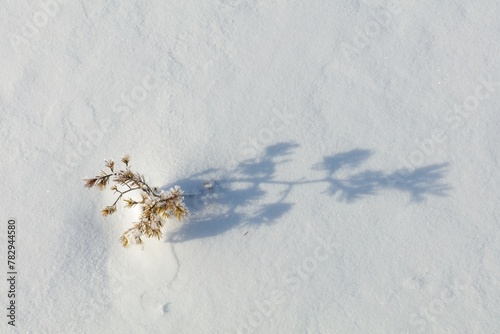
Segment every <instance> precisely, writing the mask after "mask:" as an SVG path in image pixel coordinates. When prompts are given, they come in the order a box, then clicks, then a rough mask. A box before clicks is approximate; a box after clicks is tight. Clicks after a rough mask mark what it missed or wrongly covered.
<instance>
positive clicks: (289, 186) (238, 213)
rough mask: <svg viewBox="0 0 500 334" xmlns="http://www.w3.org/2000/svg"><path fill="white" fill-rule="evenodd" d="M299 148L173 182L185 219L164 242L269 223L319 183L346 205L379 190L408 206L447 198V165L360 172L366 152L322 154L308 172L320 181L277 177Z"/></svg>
mask: <svg viewBox="0 0 500 334" xmlns="http://www.w3.org/2000/svg"><path fill="white" fill-rule="evenodd" d="M298 147H299V145H297V144H295V143H291V142H286V143H278V144H275V145H270V146H267V147H266V148H265V149H264V152H263V153H262V155H261V156H260V157H255V158H252V159H247V160H244V161H242V162H239V163H238V164H237V166H236V167H234V168H233V169H231V170H220V169H207V170H205V171H203V172H200V173H196V174H193V175H191V176H189V177H188V178H186V179H183V180H180V181H178V182H176V184H178V185H179V186H181V187H182V188H183V189H185V190H186V196H185V202H186V205H187V206H188V208H189V210H190V218H189V220H188V221H187V222H184V223H182V224H181V225H180V227H179V228H178V229H177V230H174V231H171V232H169V233H168V236H167V238H166V239H167V242H182V241H187V240H192V239H199V238H206V237H211V236H216V235H219V234H222V233H225V232H226V231H228V230H230V229H232V228H235V227H242V226H252V225H253V226H255V225H259V224H273V223H275V222H276V221H278V220H279V219H280V218H281V217H283V216H284V215H285V214H286V213H287V212H289V211H290V210H291V209H292V207H293V205H294V203H292V202H290V201H289V200H288V197H289V194H290V192H291V191H292V190H293V189H295V188H297V187H301V186H307V185H312V184H320V185H321V184H324V185H326V186H327V190H326V192H325V193H326V194H328V195H329V196H332V197H336V199H337V200H338V201H339V202H347V203H352V202H355V201H358V200H361V199H363V198H365V197H367V196H375V195H378V194H379V193H380V192H381V191H383V190H396V191H400V192H403V193H406V194H408V196H409V197H410V200H411V201H412V202H419V201H422V200H424V199H425V198H426V197H428V196H446V195H447V193H448V191H449V190H450V189H451V188H450V186H449V185H448V184H446V183H444V182H443V180H442V179H443V178H444V176H445V174H446V170H447V166H448V164H447V163H443V164H434V165H428V166H425V167H421V168H417V169H414V170H413V171H408V170H403V169H399V170H396V171H394V172H391V173H386V172H384V171H381V170H369V169H365V170H360V169H361V167H362V165H363V163H365V162H366V161H367V160H368V159H369V158H370V157H371V156H372V154H373V152H372V151H370V150H365V149H354V150H351V151H348V152H342V153H338V154H335V155H331V156H325V157H324V158H323V160H322V161H321V162H320V163H317V164H315V165H314V166H313V168H312V170H313V171H317V172H320V173H321V174H323V177H320V178H314V179H313V178H311V179H307V178H301V179H298V180H292V181H287V180H280V179H277V177H276V171H277V168H278V167H279V166H281V165H286V164H289V163H290V162H291V161H292V159H291V158H292V154H293V153H294V151H295V150H296V149H297V148H298ZM203 185H205V186H204V187H203ZM171 186H172V185H165V186H164V187H162V188H163V189H168V188H170V187H171Z"/></svg>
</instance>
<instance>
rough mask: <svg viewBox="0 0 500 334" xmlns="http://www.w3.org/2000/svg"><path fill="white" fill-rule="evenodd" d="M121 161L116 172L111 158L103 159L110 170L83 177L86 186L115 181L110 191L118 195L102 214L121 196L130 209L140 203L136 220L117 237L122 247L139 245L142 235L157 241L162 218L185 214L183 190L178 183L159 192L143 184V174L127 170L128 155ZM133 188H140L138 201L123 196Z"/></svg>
mask: <svg viewBox="0 0 500 334" xmlns="http://www.w3.org/2000/svg"><path fill="white" fill-rule="evenodd" d="M121 161H122V162H123V163H124V164H125V168H124V169H121V170H119V171H115V163H114V161H113V160H111V159H110V160H105V162H106V163H105V166H106V168H107V169H109V172H106V171H105V170H101V172H100V174H99V175H97V176H96V177H93V178H88V179H85V186H86V187H87V188H92V187H97V188H98V189H99V190H104V189H106V187H107V186H108V184H109V182H110V179H111V180H112V181H113V182H114V184H113V185H112V186H111V190H112V191H114V193H115V194H118V197H117V198H116V200H115V202H114V203H113V204H111V205H109V206H105V207H104V208H103V209H102V215H103V216H108V215H111V214H113V213H115V212H116V204H117V203H118V201H120V199H123V201H124V202H125V207H126V208H133V207H134V206H136V205H140V206H141V208H142V212H141V215H140V218H139V221H138V222H135V223H133V226H132V227H131V228H129V229H128V230H127V231H125V232H124V233H123V235H122V236H121V237H120V241H121V243H122V245H123V246H124V247H128V246H130V245H133V244H135V245H142V244H143V240H142V237H143V236H146V237H148V238H151V237H156V238H158V240H160V239H161V237H162V232H161V229H162V227H163V222H164V220H166V219H168V218H170V217H171V216H172V215H173V216H174V217H176V218H177V219H178V220H179V221H180V220H181V219H182V218H183V217H187V215H188V210H187V208H186V207H185V205H184V196H183V191H182V189H181V188H180V187H178V186H175V187H173V188H171V189H170V190H169V191H168V192H164V191H160V190H159V189H158V188H157V187H151V186H149V185H148V184H147V183H146V181H145V179H144V176H143V175H141V174H139V173H136V172H133V171H132V170H131V169H130V164H129V163H130V156H128V155H125V156H123V157H122V159H121ZM133 191H140V195H141V200H138V201H136V200H134V199H132V198H130V197H128V198H123V196H124V195H125V194H127V193H129V192H133Z"/></svg>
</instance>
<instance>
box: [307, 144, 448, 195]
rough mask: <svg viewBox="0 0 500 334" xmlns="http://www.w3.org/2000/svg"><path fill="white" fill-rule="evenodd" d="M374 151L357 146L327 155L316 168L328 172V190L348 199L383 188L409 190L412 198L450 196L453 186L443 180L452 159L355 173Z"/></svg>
mask: <svg viewBox="0 0 500 334" xmlns="http://www.w3.org/2000/svg"><path fill="white" fill-rule="evenodd" d="M372 154H373V153H372V152H371V151H369V150H362V149H355V150H351V151H348V152H344V153H339V154H335V155H332V156H327V157H324V158H323V161H322V162H321V163H319V164H317V165H315V166H314V169H315V170H320V171H323V172H324V173H325V174H326V177H325V179H324V180H322V181H323V182H327V183H329V188H328V190H327V193H328V194H329V195H331V196H335V195H338V199H339V201H345V202H354V201H357V200H359V199H361V198H363V197H366V196H373V195H377V194H378V193H379V192H380V191H382V190H398V191H401V192H404V193H407V194H408V195H409V196H410V199H411V201H413V202H420V201H422V200H424V199H425V198H426V197H427V196H430V195H433V196H446V195H447V194H448V192H449V190H450V189H451V187H450V186H449V185H448V184H447V183H444V182H443V181H442V179H443V178H444V176H445V173H446V171H447V167H448V163H442V164H433V165H428V166H424V167H420V168H416V169H414V170H412V171H409V170H406V169H398V170H396V171H394V172H392V173H385V172H383V171H380V170H362V171H360V172H355V173H353V171H354V170H355V169H357V168H358V167H359V166H361V164H362V163H363V162H365V161H366V160H368V158H369V157H370V156H371V155H372ZM340 172H343V173H344V174H345V173H348V174H349V176H348V177H347V178H342V177H338V176H337V174H339V173H340ZM318 181H319V180H318Z"/></svg>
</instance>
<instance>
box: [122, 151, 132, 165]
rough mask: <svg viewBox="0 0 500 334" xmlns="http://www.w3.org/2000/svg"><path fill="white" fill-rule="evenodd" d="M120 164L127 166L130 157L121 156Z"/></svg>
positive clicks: (126, 155)
mask: <svg viewBox="0 0 500 334" xmlns="http://www.w3.org/2000/svg"><path fill="white" fill-rule="evenodd" d="M122 162H123V163H124V164H125V165H127V166H128V163H129V162H130V155H128V154H125V155H123V157H122Z"/></svg>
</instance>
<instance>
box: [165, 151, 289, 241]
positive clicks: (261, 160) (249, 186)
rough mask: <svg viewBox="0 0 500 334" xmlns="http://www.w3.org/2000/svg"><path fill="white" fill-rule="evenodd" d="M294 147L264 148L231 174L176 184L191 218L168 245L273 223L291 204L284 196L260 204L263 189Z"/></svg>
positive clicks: (210, 173)
mask: <svg viewBox="0 0 500 334" xmlns="http://www.w3.org/2000/svg"><path fill="white" fill-rule="evenodd" d="M297 147H298V145H297V144H294V143H279V144H275V145H271V146H268V147H266V148H265V150H264V152H263V154H262V156H261V157H256V158H253V159H248V160H245V161H242V162H240V163H239V164H238V165H237V166H236V167H235V168H233V169H232V170H219V169H209V170H205V171H203V172H201V173H197V174H194V175H192V176H190V177H188V178H186V179H184V180H180V181H178V182H176V184H177V185H179V186H180V187H181V188H183V189H185V190H186V195H185V202H186V205H187V207H188V208H189V210H190V218H189V221H187V222H186V223H185V224H183V225H182V226H181V227H180V228H179V229H178V230H176V231H173V232H171V233H170V234H169V235H168V236H167V238H166V239H167V241H168V242H181V241H187V240H192V239H198V238H206V237H210V236H215V235H218V234H221V233H224V232H226V231H228V230H229V229H231V228H233V227H235V226H245V225H256V224H263V223H264V224H272V223H274V222H276V220H277V219H279V218H280V217H282V216H283V215H285V214H286V213H287V212H288V211H289V210H290V209H291V208H292V206H293V204H292V203H289V202H287V201H286V197H287V196H286V194H285V192H283V193H282V196H280V198H279V199H277V200H274V201H272V202H271V203H262V201H263V199H264V198H266V196H267V195H269V191H268V190H265V189H264V187H263V186H264V185H269V184H273V183H274V182H276V180H275V176H276V175H275V174H276V168H277V166H278V165H281V164H285V163H287V162H289V161H290V160H289V159H288V158H287V157H290V156H291V154H292V152H293V151H294V150H295V149H296V148H297ZM171 186H172V185H166V186H164V187H162V189H164V190H165V189H168V188H170V187H171ZM290 187H291V185H290V186H287V187H286V188H290Z"/></svg>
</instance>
